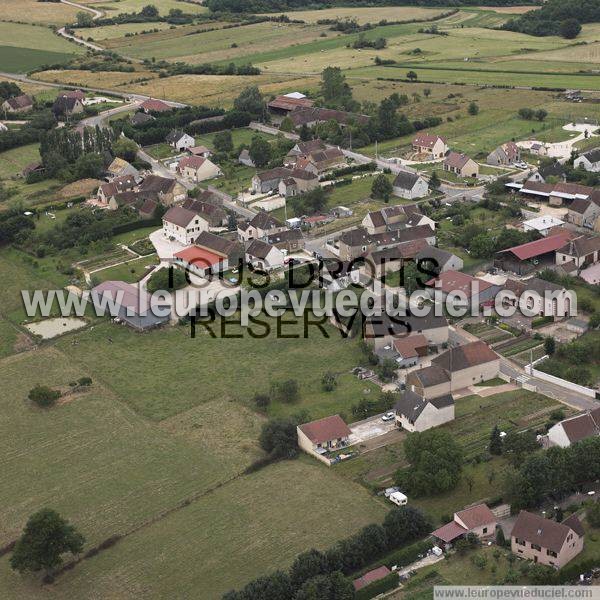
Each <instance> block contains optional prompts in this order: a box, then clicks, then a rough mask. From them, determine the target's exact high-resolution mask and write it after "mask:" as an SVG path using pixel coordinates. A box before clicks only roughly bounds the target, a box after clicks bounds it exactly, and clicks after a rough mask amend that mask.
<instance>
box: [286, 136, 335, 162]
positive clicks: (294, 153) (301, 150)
mask: <svg viewBox="0 0 600 600" xmlns="http://www.w3.org/2000/svg"><path fill="white" fill-rule="evenodd" d="M326 149H327V145H326V144H325V142H323V140H320V139H314V140H308V141H306V142H298V143H297V144H296V145H295V146H294V147H293V148H292V149H291V150H290V151H289V152H288V153H287V154H286V157H285V161H284V163H285V165H286V166H289V165H293V164H295V163H296V161H297V160H298V159H299V158H308V157H309V156H310V154H311V153H312V152H317V151H319V150H326Z"/></svg>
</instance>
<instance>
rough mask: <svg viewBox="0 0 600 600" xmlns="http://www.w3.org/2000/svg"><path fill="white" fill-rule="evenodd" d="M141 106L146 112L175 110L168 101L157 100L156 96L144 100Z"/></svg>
mask: <svg viewBox="0 0 600 600" xmlns="http://www.w3.org/2000/svg"><path fill="white" fill-rule="evenodd" d="M140 108H141V109H142V110H143V111H144V112H145V113H153V112H155V113H161V112H167V111H170V110H173V108H174V107H173V106H171V105H169V104H167V103H166V102H163V101H162V100H156V99H154V98H150V99H149V100H146V101H144V102H142V104H141V105H140Z"/></svg>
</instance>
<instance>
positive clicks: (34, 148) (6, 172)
mask: <svg viewBox="0 0 600 600" xmlns="http://www.w3.org/2000/svg"><path fill="white" fill-rule="evenodd" d="M39 149H40V145H39V144H29V145H27V146H20V147H19V148H13V149H12V150H7V151H6V152H2V153H0V179H10V178H11V177H14V176H16V175H20V174H21V172H22V171H23V169H24V168H25V167H26V166H27V165H28V164H30V163H32V162H35V161H39V160H40V152H39Z"/></svg>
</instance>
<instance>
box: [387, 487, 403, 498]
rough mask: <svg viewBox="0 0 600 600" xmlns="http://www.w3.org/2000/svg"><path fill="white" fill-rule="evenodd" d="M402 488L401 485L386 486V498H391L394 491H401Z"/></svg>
mask: <svg viewBox="0 0 600 600" xmlns="http://www.w3.org/2000/svg"><path fill="white" fill-rule="evenodd" d="M399 491H400V488H399V487H389V488H385V491H384V492H383V493H384V495H385V497H386V498H389V497H390V496H391V495H392V494H393V493H394V492H399Z"/></svg>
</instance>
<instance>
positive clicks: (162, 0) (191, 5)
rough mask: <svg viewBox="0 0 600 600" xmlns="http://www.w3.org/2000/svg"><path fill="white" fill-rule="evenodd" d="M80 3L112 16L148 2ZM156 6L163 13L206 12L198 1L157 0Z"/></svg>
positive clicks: (84, 0) (103, 0)
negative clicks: (175, 11) (178, 11)
mask: <svg viewBox="0 0 600 600" xmlns="http://www.w3.org/2000/svg"><path fill="white" fill-rule="evenodd" d="M80 4H86V5H88V6H90V7H92V8H95V9H96V10H100V11H102V12H104V13H106V15H107V16H114V15H116V14H120V13H131V12H139V11H140V10H141V9H142V8H144V6H146V5H147V4H148V0H81V2H80ZM156 8H158V10H159V11H160V13H161V14H163V15H166V14H167V13H168V12H169V11H170V10H171V9H179V10H182V11H183V12H184V13H190V14H201V13H204V12H206V8H205V7H204V6H202V4H201V3H200V2H180V1H179V0H159V2H156Z"/></svg>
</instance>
